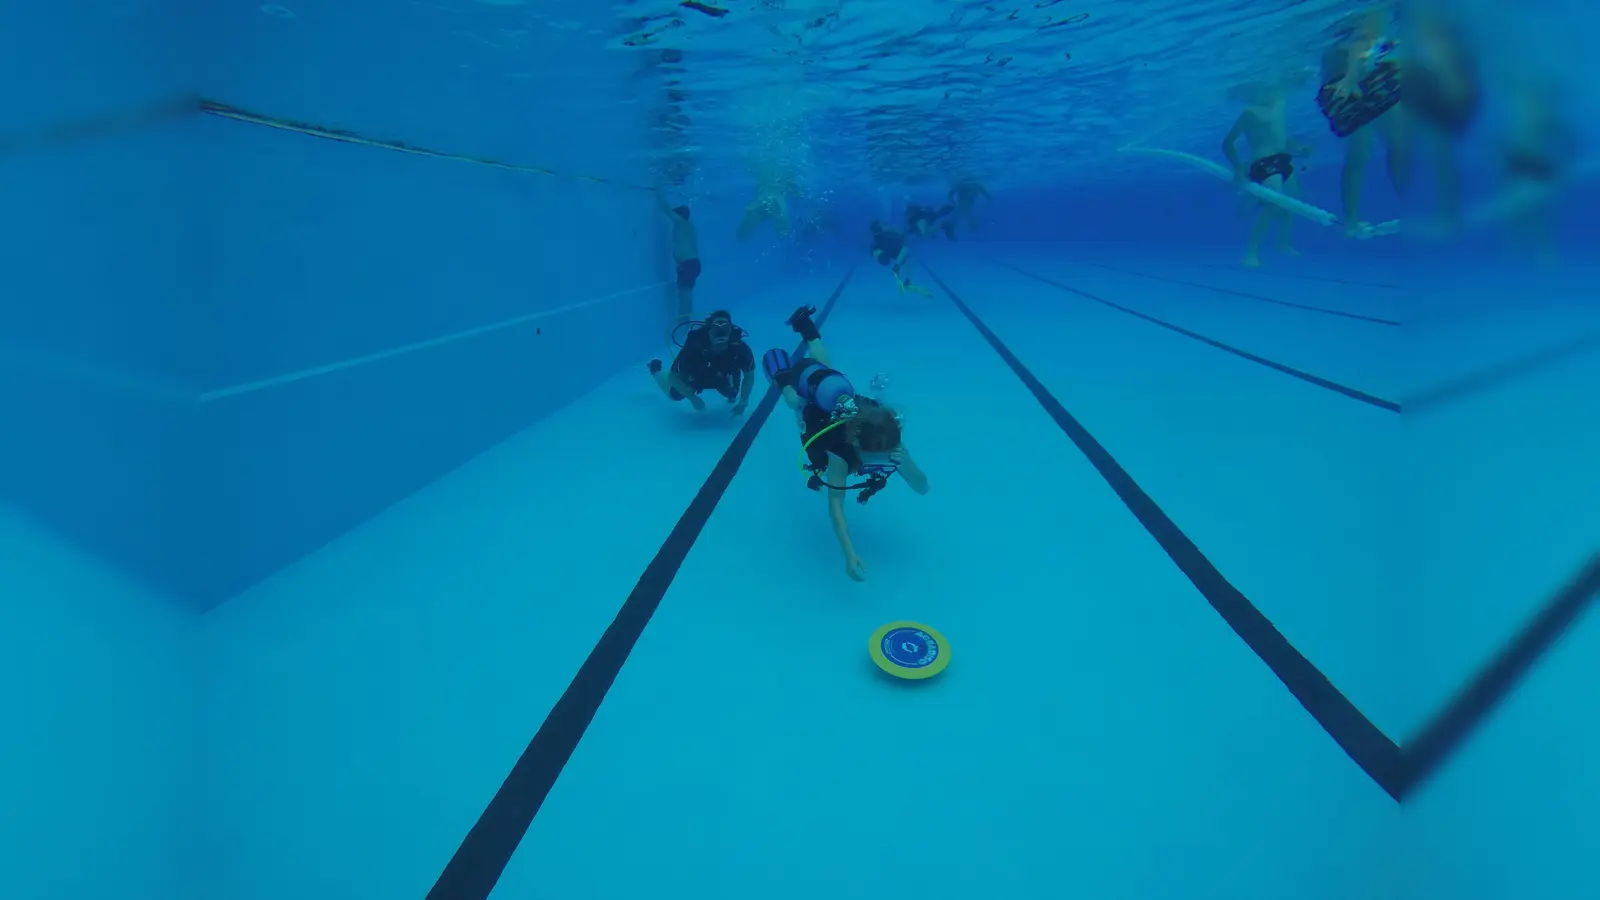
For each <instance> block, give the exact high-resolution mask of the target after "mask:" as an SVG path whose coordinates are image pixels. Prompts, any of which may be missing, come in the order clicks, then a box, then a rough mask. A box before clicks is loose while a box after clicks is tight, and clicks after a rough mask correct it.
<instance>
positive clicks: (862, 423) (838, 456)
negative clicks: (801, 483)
mask: <svg viewBox="0 0 1600 900" xmlns="http://www.w3.org/2000/svg"><path fill="white" fill-rule="evenodd" d="M815 312H816V310H815V309H813V308H811V307H805V306H802V307H801V308H800V309H798V310H796V311H795V313H794V315H792V316H790V317H789V326H790V327H791V328H793V329H794V330H795V333H796V334H798V335H800V337H802V338H804V339H805V342H806V355H803V356H801V357H800V358H799V359H791V358H790V357H789V354H788V352H787V351H785V350H768V351H767V352H766V354H765V355H764V356H763V357H762V358H761V368H762V371H763V372H765V373H766V376H767V378H768V379H769V380H771V381H772V383H773V384H776V385H778V386H779V387H780V388H782V389H783V398H784V401H785V402H787V403H788V404H789V406H790V408H792V409H794V410H795V412H796V413H797V414H798V418H799V424H800V445H801V453H802V455H803V457H804V461H803V462H802V463H801V468H802V469H804V470H805V471H806V472H808V473H810V478H809V480H808V481H807V483H806V486H807V487H809V488H811V489H812V490H814V491H817V490H822V489H824V488H826V489H827V493H828V519H829V521H831V522H832V523H833V533H834V535H835V536H836V537H838V539H839V547H840V549H842V550H843V551H844V567H845V573H846V574H847V575H849V576H850V577H851V578H853V579H855V580H856V581H863V580H865V579H866V567H865V566H864V565H862V562H861V557H859V556H857V555H856V551H855V547H854V545H853V544H851V542H850V528H849V525H848V524H847V523H846V522H845V516H844V495H845V493H846V492H848V491H859V492H860V493H859V494H858V495H857V497H856V502H858V503H866V502H867V501H868V500H869V499H871V498H872V496H873V495H874V494H876V493H877V492H878V491H881V490H883V488H884V487H885V486H887V484H888V482H889V477H890V476H891V475H895V474H898V475H899V476H900V477H901V478H902V479H903V480H904V481H905V483H906V484H907V485H908V486H909V487H910V488H911V489H912V490H913V491H915V492H917V493H918V494H926V493H927V492H928V476H927V475H925V474H923V472H922V469H920V468H919V467H918V466H917V464H916V461H915V460H913V459H912V458H911V454H910V453H909V452H908V451H907V450H906V448H905V445H904V444H903V443H901V429H900V415H899V414H898V413H896V412H895V411H894V410H893V409H891V408H890V407H889V406H888V405H886V404H884V403H881V402H879V401H877V400H874V399H872V398H871V397H865V396H861V395H859V394H857V393H856V392H855V388H854V387H852V386H851V384H850V381H849V379H847V378H845V376H844V375H843V374H842V373H840V372H839V371H837V370H835V369H833V368H830V367H829V365H828V360H829V356H828V348H827V347H826V346H824V345H823V343H822V335H821V334H820V333H819V332H818V331H817V325H816V323H815V322H813V321H812V320H811V315H812V313H815ZM852 478H854V479H856V482H855V483H853V484H852V483H850V481H851V479H852Z"/></svg>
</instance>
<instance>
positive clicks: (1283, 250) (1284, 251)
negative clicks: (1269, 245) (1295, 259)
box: [1278, 247, 1300, 256]
mask: <svg viewBox="0 0 1600 900" xmlns="http://www.w3.org/2000/svg"><path fill="white" fill-rule="evenodd" d="M1278 253H1279V254H1280V255H1282V256H1299V255H1300V251H1299V250H1296V249H1295V248H1293V247H1279V248H1278Z"/></svg>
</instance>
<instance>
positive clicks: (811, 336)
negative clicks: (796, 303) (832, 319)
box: [789, 306, 822, 343]
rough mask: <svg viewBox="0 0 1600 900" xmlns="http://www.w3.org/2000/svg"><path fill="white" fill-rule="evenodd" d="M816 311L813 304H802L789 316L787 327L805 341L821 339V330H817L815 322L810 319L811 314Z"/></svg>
mask: <svg viewBox="0 0 1600 900" xmlns="http://www.w3.org/2000/svg"><path fill="white" fill-rule="evenodd" d="M816 311H817V308H816V307H815V306H802V307H800V308H799V309H797V310H795V311H794V315H792V316H790V317H789V327H790V328H793V329H794V333H795V334H798V335H800V339H801V340H803V341H806V342H807V343H810V342H811V341H820V340H822V332H820V331H818V330H817V323H815V322H813V321H811V314H812V313H814V312H816Z"/></svg>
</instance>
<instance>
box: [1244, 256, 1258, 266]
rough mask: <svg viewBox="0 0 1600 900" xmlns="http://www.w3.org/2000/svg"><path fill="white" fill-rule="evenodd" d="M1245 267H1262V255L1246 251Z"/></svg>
mask: <svg viewBox="0 0 1600 900" xmlns="http://www.w3.org/2000/svg"><path fill="white" fill-rule="evenodd" d="M1244 267H1245V268H1246V269H1259V268H1261V256H1260V255H1259V254H1256V253H1246V254H1245V255H1244Z"/></svg>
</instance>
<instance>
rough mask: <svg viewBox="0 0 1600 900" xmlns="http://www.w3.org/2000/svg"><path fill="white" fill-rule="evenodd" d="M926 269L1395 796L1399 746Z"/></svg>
mask: <svg viewBox="0 0 1600 900" xmlns="http://www.w3.org/2000/svg"><path fill="white" fill-rule="evenodd" d="M923 269H924V270H925V271H927V272H928V274H929V275H930V276H932V277H933V280H934V281H935V282H936V283H938V285H939V287H940V288H941V289H942V290H943V291H944V292H945V295H946V296H948V297H949V298H950V301H951V302H952V303H954V304H955V305H956V309H958V310H960V311H961V314H962V315H963V316H965V317H966V319H967V321H968V322H971V323H972V326H973V327H974V328H976V329H977V330H978V333H979V334H980V335H982V336H983V339H984V340H985V341H986V342H988V344H989V346H990V347H991V348H992V349H993V350H994V351H995V352H996V353H998V354H999V355H1000V358H1001V359H1002V360H1004V361H1005V363H1006V365H1007V366H1009V367H1010V368H1011V371H1012V373H1013V374H1015V375H1016V376H1017V378H1019V379H1021V381H1022V383H1023V385H1024V386H1026V387H1027V388H1028V391H1029V392H1030V393H1032V394H1033V397H1034V399H1035V400H1037V401H1038V402H1039V405H1040V406H1042V407H1044V411H1045V412H1046V413H1047V414H1048V415H1049V416H1050V418H1051V419H1053V420H1054V421H1055V423H1056V425H1057V426H1058V427H1059V428H1060V429H1061V430H1062V432H1064V433H1065V434H1066V436H1067V438H1068V439H1070V440H1071V441H1072V443H1073V444H1075V445H1076V446H1077V448H1078V450H1079V451H1081V452H1082V453H1083V455H1084V456H1085V457H1087V458H1088V460H1089V463H1090V464H1091V465H1093V466H1094V467H1095V469H1096V470H1097V471H1098V472H1099V473H1100V477H1101V478H1104V479H1105V481H1106V484H1108V485H1110V486H1111V489H1112V490H1113V491H1116V493H1117V496H1118V497H1120V498H1122V502H1123V504H1125V505H1126V506H1127V507H1128V511H1129V512H1131V513H1133V515H1134V517H1135V518H1137V519H1138V520H1139V524H1141V525H1143V526H1144V528H1145V530H1146V531H1148V532H1149V533H1150V536H1151V537H1153V538H1155V539H1156V543H1158V544H1160V545H1161V549H1162V550H1164V551H1166V554H1167V556H1168V557H1169V558H1171V560H1172V562H1173V563H1174V564H1175V565H1176V566H1177V567H1178V569H1179V570H1180V571H1181V572H1183V574H1184V575H1185V576H1186V577H1188V579H1189V581H1190V583H1192V584H1193V585H1194V586H1195V588H1196V589H1197V590H1199V592H1200V594H1201V596H1203V597H1205V598H1206V602H1207V603H1209V604H1211V608H1212V609H1214V610H1216V611H1217V614H1218V615H1220V616H1222V619H1223V621H1225V622H1227V623H1228V626H1229V627H1230V628H1232V629H1233V632H1234V634H1237V635H1238V636H1239V637H1240V639H1241V640H1243V641H1244V642H1245V644H1246V646H1248V647H1249V648H1250V649H1251V651H1253V652H1254V653H1255V655H1256V656H1257V657H1259V658H1260V659H1261V661H1262V662H1264V663H1266V664H1267V668H1269V669H1271V670H1272V673H1273V674H1274V675H1276V676H1277V677H1278V680H1279V681H1280V682H1282V683H1283V686H1284V687H1286V688H1288V689H1289V693H1291V694H1293V695H1294V697H1295V699H1296V700H1298V701H1300V705H1301V706H1303V707H1305V710H1306V712H1308V713H1310V714H1311V717H1312V718H1313V719H1315V720H1316V721H1317V724H1319V725H1321V726H1322V729H1323V730H1324V731H1326V732H1327V733H1328V735H1329V736H1330V737H1332V738H1333V739H1334V741H1335V742H1336V743H1338V744H1339V746H1340V747H1342V748H1344V751H1345V753H1346V754H1348V755H1349V756H1350V758H1351V759H1352V760H1354V761H1355V763H1356V765H1357V766H1360V767H1361V769H1362V771H1364V772H1366V773H1367V775H1369V776H1370V777H1371V778H1372V780H1373V781H1375V782H1377V784H1378V786H1379V787H1381V788H1383V790H1384V791H1386V792H1387V793H1388V794H1389V795H1390V796H1391V797H1394V798H1395V799H1396V800H1399V799H1400V796H1401V791H1402V790H1403V787H1404V784H1403V776H1404V771H1403V766H1402V760H1401V755H1400V748H1399V746H1398V745H1397V744H1395V742H1394V741H1392V740H1390V739H1389V737H1388V736H1387V735H1385V734H1384V733H1383V732H1382V731H1381V730H1379V728H1378V727H1377V726H1376V725H1374V724H1373V723H1372V721H1371V720H1369V719H1368V718H1367V717H1366V716H1365V715H1363V714H1362V713H1361V710H1359V709H1357V708H1356V705H1355V704H1354V703H1352V702H1350V699H1349V698H1347V697H1345V695H1344V694H1342V693H1340V691H1339V689H1338V688H1337V687H1335V686H1334V685H1333V682H1331V681H1329V680H1328V677H1327V676H1326V675H1324V674H1322V671H1321V670H1319V669H1318V668H1317V667H1316V666H1315V665H1312V663H1311V661H1310V660H1309V659H1306V657H1305V656H1304V655H1302V654H1301V653H1300V651H1299V650H1296V649H1295V647H1294V645H1293V644H1290V643H1289V640H1288V639H1287V638H1285V637H1284V636H1283V633H1282V632H1280V631H1278V629H1277V627H1276V626H1275V625H1273V624H1272V622H1271V621H1270V620H1269V619H1268V618H1267V617H1266V616H1265V615H1264V614H1262V612H1261V611H1260V610H1259V609H1257V608H1256V607H1255V604H1253V603H1251V602H1250V600H1249V598H1247V597H1245V596H1244V594H1242V593H1240V592H1239V589H1238V588H1236V587H1234V586H1233V584H1232V583H1230V582H1229V581H1228V579H1227V578H1225V577H1224V576H1223V575H1222V573H1221V572H1220V571H1218V570H1217V567H1216V566H1214V565H1212V563H1211V561H1210V560H1209V559H1206V557H1205V554H1203V553H1201V552H1200V548H1198V547H1196V546H1195V544H1194V542H1193V541H1191V540H1189V538H1188V536H1187V535H1185V534H1184V533H1183V531H1182V530H1181V529H1180V528H1178V525H1177V523H1175V522H1173V521H1172V519H1171V517H1169V516H1168V515H1167V514H1166V513H1165V512H1164V511H1162V509H1161V507H1160V506H1158V505H1156V502H1155V500H1153V499H1151V497H1150V495H1149V494H1147V493H1145V492H1144V489H1143V488H1141V487H1139V485H1138V483H1136V482H1135V481H1134V480H1133V476H1131V475H1129V474H1128V472H1127V470H1126V469H1124V468H1122V465H1121V464H1120V463H1118V462H1117V461H1116V459H1115V458H1114V457H1112V455H1111V453H1110V452H1109V451H1108V450H1106V448H1105V447H1104V446H1102V445H1101V444H1100V442H1099V441H1097V440H1095V438H1094V435H1092V434H1090V433H1089V430H1088V429H1086V428H1084V427H1083V425H1082V424H1081V423H1079V422H1078V420H1077V419H1075V418H1073V416H1072V414H1071V413H1069V412H1067V409H1066V407H1064V406H1062V405H1061V401H1059V400H1057V399H1056V398H1055V395H1053V394H1051V393H1050V391H1049V389H1048V388H1046V387H1045V386H1044V384H1043V383H1042V382H1040V381H1039V379H1038V378H1036V377H1034V374H1033V373H1032V372H1031V371H1029V370H1028V368H1027V367H1026V366H1024V365H1023V364H1022V361H1021V360H1020V359H1018V358H1017V356H1016V354H1014V353H1012V352H1011V349H1010V348H1009V347H1007V346H1006V345H1005V343H1004V342H1003V341H1001V340H1000V338H999V336H997V335H996V334H995V333H994V332H993V331H991V330H990V329H989V326H988V325H985V324H984V322H983V320H982V319H979V318H978V316H977V314H976V313H974V312H973V311H972V309H971V308H970V307H968V306H967V304H966V303H965V302H964V301H963V300H962V299H961V298H960V297H959V296H957V295H956V292H955V291H953V290H951V288H950V286H949V285H947V284H945V283H944V279H942V278H940V277H939V276H938V275H936V274H934V272H933V271H932V270H931V269H928V267H927V265H926V263H924V265H923Z"/></svg>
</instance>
